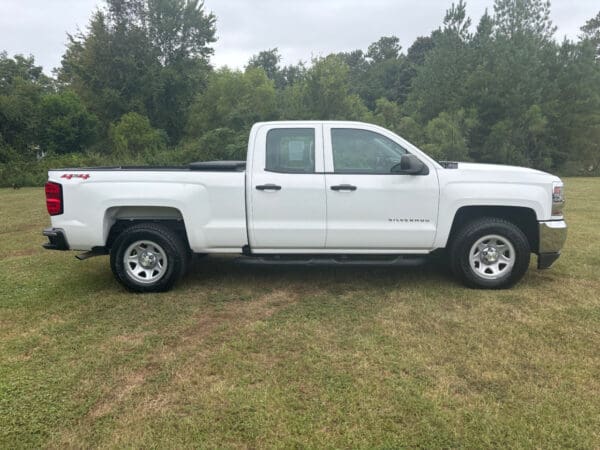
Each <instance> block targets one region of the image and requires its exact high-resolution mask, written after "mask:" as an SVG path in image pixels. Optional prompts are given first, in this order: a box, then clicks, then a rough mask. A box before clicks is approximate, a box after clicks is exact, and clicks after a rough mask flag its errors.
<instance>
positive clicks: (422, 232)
mask: <svg viewBox="0 0 600 450" xmlns="http://www.w3.org/2000/svg"><path fill="white" fill-rule="evenodd" d="M46 201H47V209H48V212H49V213H50V215H51V219H52V228H48V229H46V230H44V235H45V236H47V237H48V239H49V242H48V243H46V244H45V245H44V246H45V247H46V248H48V249H53V250H80V251H86V252H87V253H84V254H82V255H79V256H78V257H79V258H80V259H85V258H87V257H90V256H94V255H99V254H110V264H111V268H112V270H113V273H114V274H115V277H116V278H117V280H118V281H119V282H121V283H122V284H123V285H124V286H125V287H126V288H128V289H130V290H132V291H137V292H156V291H165V290H168V289H170V288H171V287H172V286H173V284H174V283H175V282H176V281H177V280H178V279H179V278H180V277H181V276H182V275H183V274H184V273H185V271H186V266H187V265H188V263H189V260H190V258H191V256H193V254H208V253H234V254H236V253H237V254H241V255H243V256H242V257H241V259H244V260H247V261H250V262H254V263H264V262H266V263H277V262H279V263H285V264H290V263H302V264H307V263H309V264H332V263H335V264H397V265H409V264H416V263H419V262H421V261H422V260H423V259H424V256H425V255H427V254H430V253H432V252H434V251H436V250H439V252H436V253H440V252H441V253H443V254H445V255H446V256H447V259H448V262H449V264H450V265H451V267H452V269H453V272H454V273H455V274H456V275H457V276H458V277H459V278H461V279H462V280H463V282H464V283H465V284H467V285H468V286H471V287H479V288H496V289H497V288H506V287H510V286H512V285H513V284H515V283H516V282H517V281H519V280H520V279H521V278H522V276H523V275H524V274H525V272H526V271H527V269H528V267H529V261H530V255H531V253H535V254H537V256H538V268H540V269H544V268H548V267H550V266H551V265H552V263H553V262H554V261H555V260H556V259H557V258H558V256H559V255H560V250H561V248H562V246H563V244H564V242H565V239H566V228H567V226H566V224H565V222H564V220H563V213H562V208H563V205H564V193H563V183H562V182H561V180H560V179H559V178H557V177H555V176H553V175H549V174H547V173H544V172H540V171H537V170H532V169H526V168H520V167H509V166H496V165H484V164H472V163H438V162H436V161H434V160H433V159H432V158H430V157H429V156H427V155H426V154H425V153H423V152H421V151H420V150H419V149H418V148H416V147H415V146H414V145H412V144H410V143H409V142H407V141H406V140H404V139H402V138H401V137H399V136H397V135H396V134H394V133H392V132H390V131H388V130H385V129H383V128H381V127H378V126H375V125H370V124H365V123H356V122H323V121H309V122H269V123H258V124H256V125H254V127H253V128H252V131H251V132H250V138H249V143H248V158H247V161H246V162H244V161H226V162H219V161H216V162H199V163H192V164H190V165H189V166H185V167H160V168H153V167H103V168H85V169H81V168H79V169H60V170H51V171H50V172H49V181H48V183H47V184H46Z"/></svg>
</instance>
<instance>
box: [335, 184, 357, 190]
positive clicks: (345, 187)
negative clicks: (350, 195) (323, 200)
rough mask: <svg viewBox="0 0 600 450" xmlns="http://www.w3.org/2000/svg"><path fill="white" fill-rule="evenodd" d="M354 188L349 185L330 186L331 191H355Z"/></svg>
mask: <svg viewBox="0 0 600 450" xmlns="http://www.w3.org/2000/svg"><path fill="white" fill-rule="evenodd" d="M356 189H357V188H356V186H352V185H351V184H338V185H337V186H331V190H332V191H355V190H356Z"/></svg>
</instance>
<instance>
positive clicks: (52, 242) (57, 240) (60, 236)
mask: <svg viewBox="0 0 600 450" xmlns="http://www.w3.org/2000/svg"><path fill="white" fill-rule="evenodd" d="M43 235H44V236H46V237H47V238H48V242H46V243H45V244H43V245H42V247H44V248H45V249H47V250H69V243H68V242H67V237H66V236H65V232H64V230H62V229H60V228H46V229H45V230H44V232H43Z"/></svg>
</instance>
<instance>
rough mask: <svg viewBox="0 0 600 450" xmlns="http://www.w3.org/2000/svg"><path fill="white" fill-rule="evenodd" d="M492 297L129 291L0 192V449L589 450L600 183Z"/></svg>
mask: <svg viewBox="0 0 600 450" xmlns="http://www.w3.org/2000/svg"><path fill="white" fill-rule="evenodd" d="M566 184H567V195H568V206H567V220H568V222H569V226H570V230H569V239H568V242H567V246H566V248H565V250H564V253H563V256H562V257H561V259H560V260H559V261H558V262H557V263H556V264H555V266H554V267H553V268H552V269H550V270H549V271H537V270H535V269H534V265H533V263H532V267H531V270H530V271H529V273H528V274H527V275H526V277H525V279H524V280H523V281H522V282H521V283H520V284H519V285H518V286H517V287H515V288H514V289H511V290H507V291H499V292H495V291H476V290H468V289H465V288H463V287H462V286H461V285H459V284H458V283H457V282H455V281H454V279H452V278H451V277H450V276H448V275H447V274H445V273H443V272H441V271H439V270H436V269H435V268H426V269H425V270H423V269H398V268H396V269H356V268H328V269H321V268H320V269H311V268H261V267H238V266H236V265H235V264H234V263H233V262H232V260H231V259H230V258H207V259H205V260H203V261H201V262H199V263H197V264H196V267H195V269H194V271H193V272H192V273H191V274H190V275H189V276H188V277H187V278H186V279H184V280H183V282H182V283H180V284H179V285H178V286H177V288H176V289H175V290H174V291H172V292H170V293H167V294H161V295H132V294H129V293H127V292H125V291H124V290H123V289H122V288H121V287H120V286H119V285H118V284H117V283H116V282H115V281H114V280H113V277H112V274H111V272H110V268H109V266H108V260H107V258H106V257H100V258H94V259H91V260H88V261H85V262H78V261H76V260H75V258H74V257H73V254H72V253H61V252H48V251H44V250H43V249H42V248H41V247H40V245H39V244H40V243H42V242H43V237H42V236H41V235H40V231H41V229H42V228H44V227H45V226H47V224H48V218H47V216H46V214H45V211H44V200H43V192H42V191H41V190H40V189H21V190H18V191H13V190H0V205H1V206H0V235H1V241H0V260H1V261H2V263H1V264H2V268H1V269H0V447H1V448H17V447H40V446H41V447H51V448H58V447H60V448H63V447H77V448H89V447H144V448H149V447H171V448H173V447H177V448H181V447H234V448H256V447H280V448H289V447H311V448H314V447H346V448H348V447H353V448H354V447H363V448H367V447H368V448H373V447H378V448H398V447H438V448H439V447H445V448H447V447H500V448H504V447H536V448H550V447H579V448H599V447H600V276H599V270H600V231H599V227H600V201H599V199H598V194H599V193H600V179H568V180H567V182H566Z"/></svg>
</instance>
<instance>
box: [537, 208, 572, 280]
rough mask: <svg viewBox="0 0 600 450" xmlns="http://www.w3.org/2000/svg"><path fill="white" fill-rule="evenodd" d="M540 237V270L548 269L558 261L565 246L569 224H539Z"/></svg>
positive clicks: (552, 222)
mask: <svg viewBox="0 0 600 450" xmlns="http://www.w3.org/2000/svg"><path fill="white" fill-rule="evenodd" d="M539 236H540V244H539V248H538V269H547V268H549V267H550V266H551V265H552V264H553V263H554V261H556V260H557V259H558V257H559V256H560V251H561V249H562V248H563V246H564V245H565V241H566V240H567V223H566V222H565V221H564V220H551V221H548V222H539Z"/></svg>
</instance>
